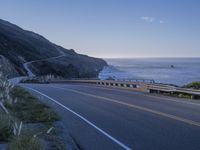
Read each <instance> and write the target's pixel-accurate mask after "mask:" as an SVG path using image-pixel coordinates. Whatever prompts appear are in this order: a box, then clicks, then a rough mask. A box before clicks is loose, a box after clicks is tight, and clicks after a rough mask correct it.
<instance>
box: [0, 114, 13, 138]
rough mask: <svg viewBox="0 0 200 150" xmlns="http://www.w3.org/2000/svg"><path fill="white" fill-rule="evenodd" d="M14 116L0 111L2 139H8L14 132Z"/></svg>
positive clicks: (0, 134)
mask: <svg viewBox="0 0 200 150" xmlns="http://www.w3.org/2000/svg"><path fill="white" fill-rule="evenodd" d="M13 121H14V119H13V117H11V116H10V115H7V114H4V113H1V112H0V141H8V139H9V138H10V137H11V135H12V133H13Z"/></svg>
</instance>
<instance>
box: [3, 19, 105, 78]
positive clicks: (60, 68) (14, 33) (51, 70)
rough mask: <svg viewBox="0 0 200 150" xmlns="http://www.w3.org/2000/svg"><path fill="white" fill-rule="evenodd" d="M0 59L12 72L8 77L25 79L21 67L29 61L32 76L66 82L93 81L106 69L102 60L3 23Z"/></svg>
mask: <svg viewBox="0 0 200 150" xmlns="http://www.w3.org/2000/svg"><path fill="white" fill-rule="evenodd" d="M0 55H2V57H4V59H6V60H7V61H8V62H9V66H10V69H11V70H13V71H14V72H15V73H14V72H13V73H11V74H9V72H7V75H8V76H9V77H13V76H18V75H26V74H27V70H26V69H25V67H24V65H23V64H24V63H26V62H30V61H32V63H30V64H29V65H28V67H29V68H30V69H31V71H32V72H33V73H34V74H35V75H45V74H54V75H59V76H63V77H67V78H75V77H96V76H97V75H98V73H99V71H101V70H102V69H103V67H104V66H106V65H107V63H106V62H105V61H104V60H102V59H99V58H93V57H89V56H86V55H81V54H78V53H76V52H75V51H74V50H71V49H65V48H63V47H61V46H58V45H56V44H54V43H52V42H50V41H48V40H47V39H45V38H44V37H43V36H41V35H39V34H36V33H34V32H31V31H26V30H23V29H22V28H20V27H18V26H16V25H14V24H11V23H9V22H7V21H4V20H0ZM49 58H51V59H49ZM38 60H39V61H38ZM1 65H3V64H1ZM3 66H4V65H3ZM4 67H5V66H4Z"/></svg>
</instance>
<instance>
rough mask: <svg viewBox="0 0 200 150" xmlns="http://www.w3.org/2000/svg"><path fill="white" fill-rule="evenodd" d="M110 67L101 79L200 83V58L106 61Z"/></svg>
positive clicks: (106, 68)
mask: <svg viewBox="0 0 200 150" xmlns="http://www.w3.org/2000/svg"><path fill="white" fill-rule="evenodd" d="M105 60H106V61H107V63H108V65H109V66H108V67H105V68H104V69H103V70H102V71H101V72H100V74H99V78H100V79H106V78H108V77H112V78H115V79H151V80H154V81H155V82H158V83H167V84H175V85H185V84H187V83H190V82H193V81H200V58H132V59H121V58H120V59H105Z"/></svg>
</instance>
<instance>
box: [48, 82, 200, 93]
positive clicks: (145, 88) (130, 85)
mask: <svg viewBox="0 0 200 150" xmlns="http://www.w3.org/2000/svg"><path fill="white" fill-rule="evenodd" d="M52 83H87V84H96V85H100V86H107V87H117V88H123V89H129V90H130V89H131V90H136V91H142V92H149V93H150V92H152V91H157V92H165V93H175V92H176V93H183V94H189V95H191V96H200V90H195V89H187V88H181V87H176V86H173V85H167V84H158V83H155V82H149V83H147V82H139V81H130V80H58V81H52Z"/></svg>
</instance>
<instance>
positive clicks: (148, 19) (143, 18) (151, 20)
mask: <svg viewBox="0 0 200 150" xmlns="http://www.w3.org/2000/svg"><path fill="white" fill-rule="evenodd" d="M140 19H142V20H144V21H146V22H153V21H154V20H155V18H153V17H147V16H143V17H140Z"/></svg>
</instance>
